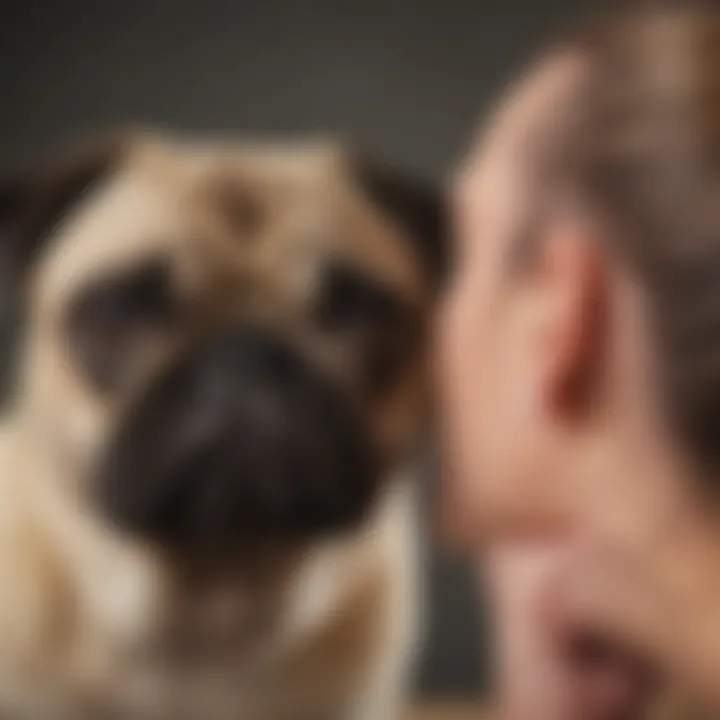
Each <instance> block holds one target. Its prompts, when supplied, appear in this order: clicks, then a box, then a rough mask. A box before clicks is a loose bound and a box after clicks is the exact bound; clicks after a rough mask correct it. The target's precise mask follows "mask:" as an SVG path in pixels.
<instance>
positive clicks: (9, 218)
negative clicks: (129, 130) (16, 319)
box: [0, 133, 127, 291]
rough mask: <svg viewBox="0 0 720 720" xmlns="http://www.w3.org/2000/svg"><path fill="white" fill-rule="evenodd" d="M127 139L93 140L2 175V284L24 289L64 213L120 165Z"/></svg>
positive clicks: (116, 135) (121, 136) (117, 135)
mask: <svg viewBox="0 0 720 720" xmlns="http://www.w3.org/2000/svg"><path fill="white" fill-rule="evenodd" d="M126 141H127V136H126V134H124V133H113V134H112V135H108V136H104V137H101V138H95V139H93V140H92V141H90V142H86V143H84V144H82V145H79V146H77V147H75V148H73V149H71V150H70V151H69V152H66V153H63V154H61V155H58V156H56V157H54V158H53V159H51V160H49V161H47V162H41V163H38V164H37V165H35V166H34V167H31V168H29V169H25V170H21V171H18V172H14V173H10V174H8V175H7V176H6V177H3V178H0V283H1V284H2V289H3V290H4V291H7V290H9V289H18V288H20V287H22V285H23V280H24V278H25V277H26V275H27V272H28V270H29V268H30V267H32V264H33V261H34V259H35V257H36V256H37V254H38V252H39V251H40V250H41V248H42V245H43V241H44V240H45V238H46V237H47V236H48V234H49V233H50V231H51V230H52V229H53V227H54V226H55V225H56V223H57V222H58V221H59V220H60V218H61V216H62V214H63V212H64V211H65V210H66V209H67V208H68V207H69V206H70V205H72V204H73V202H74V201H75V200H76V199H78V198H79V197H80V196H81V195H82V194H83V193H84V192H85V191H86V190H87V189H88V188H89V187H90V186H91V185H92V184H93V183H94V182H96V181H97V180H98V179H99V178H100V177H102V176H103V175H104V174H105V172H107V171H108V170H110V169H111V168H112V167H113V166H114V165H115V164H116V162H117V161H118V158H119V156H120V154H121V152H122V151H123V148H125V147H126Z"/></svg>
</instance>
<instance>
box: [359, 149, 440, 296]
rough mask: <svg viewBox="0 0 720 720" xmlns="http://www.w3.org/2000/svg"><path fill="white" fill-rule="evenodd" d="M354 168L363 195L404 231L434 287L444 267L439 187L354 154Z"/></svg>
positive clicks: (437, 284)
mask: <svg viewBox="0 0 720 720" xmlns="http://www.w3.org/2000/svg"><path fill="white" fill-rule="evenodd" d="M354 172H355V175H356V177H357V180H358V181H359V183H360V186H361V188H362V189H363V191H364V192H365V193H366V194H367V196H368V197H369V198H370V199H371V200H372V201H373V202H375V203H377V204H378V205H379V206H380V207H381V208H382V209H383V210H385V211H386V212H387V213H389V214H390V215H391V216H392V217H393V218H394V219H395V220H396V221H398V222H399V223H400V224H401V225H402V226H403V227H404V228H405V230H406V231H407V233H408V235H409V236H410V237H411V239H412V240H413V242H414V243H415V244H416V245H415V249H416V251H417V252H418V253H419V254H420V257H421V258H422V261H423V264H424V266H425V268H426V270H427V272H428V277H429V278H430V280H431V281H432V282H433V284H434V285H435V287H438V286H439V285H440V284H441V283H442V281H443V279H444V277H445V273H446V271H447V264H448V255H449V248H448V245H447V242H448V240H447V229H448V228H447V219H446V207H445V202H444V199H443V195H442V192H441V190H440V189H439V188H438V187H435V186H433V184H432V183H430V182H425V181H423V180H421V179H420V178H419V177H417V176H413V175H411V174H410V173H405V172H402V171H399V170H396V169H393V168H391V167H386V166H383V165H382V164H381V163H377V162H375V161H373V160H372V159H371V158H367V157H364V156H361V155H360V156H356V157H355V159H354Z"/></svg>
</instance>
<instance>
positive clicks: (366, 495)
mask: <svg viewBox="0 0 720 720" xmlns="http://www.w3.org/2000/svg"><path fill="white" fill-rule="evenodd" d="M378 479H379V473H378V469H377V467H376V463H375V462H374V459H373V453H372V451H371V448H370V442H369V439H368V433H367V432H366V431H365V429H364V428H363V424H362V422H361V421H360V419H359V417H358V415H357V414H356V413H355V412H353V409H352V407H351V404H350V403H349V401H348V400H347V398H345V397H344V396H343V394H342V393H341V392H340V391H339V389H337V388H336V387H334V386H333V384H332V383H331V382H329V381H328V380H327V379H325V378H324V377H323V376H322V375H321V374H320V373H318V372H317V371H316V370H315V369H314V368H312V367H311V366H310V365H309V364H308V363H307V362H305V361H304V360H303V359H302V358H301V357H300V356H298V355H297V354H296V353H294V352H293V351H292V350H290V349H289V348H288V347H285V346H284V345H283V344H282V343H281V342H278V341H277V340H275V339H274V338H273V337H271V336H270V335H268V334H264V333H262V332H259V331H255V330H236V331H233V332H226V333H223V334H220V335H218V336H217V337H215V338H214V339H213V340H211V341H208V342H207V343H205V344H204V345H203V346H202V347H199V348H197V349H195V350H193V351H192V352H189V353H187V354H186V355H185V356H184V357H183V358H181V359H180V360H179V361H178V362H176V363H175V364H174V365H173V366H172V367H171V368H170V369H169V370H167V371H166V372H165V373H163V374H162V375H161V376H160V377H159V378H158V379H157V380H156V381H155V383H154V384H153V386H152V387H150V388H149V390H148V391H147V392H146V393H145V394H144V396H143V397H142V398H141V399H140V400H139V401H138V402H137V403H136V404H135V405H134V407H133V408H132V409H131V410H130V411H129V412H128V413H127V415H126V416H125V417H124V419H123V420H122V422H121V423H120V425H119V427H118V429H117V432H116V433H115V436H114V438H113V440H112V441H111V442H110V444H109V447H108V449H107V451H106V452H105V454H104V457H103V458H102V460H101V462H100V464H99V468H98V471H97V475H96V477H95V483H94V489H95V493H96V498H97V500H98V501H99V504H100V506H101V507H100V509H101V511H102V512H103V513H104V514H105V515H106V517H107V519H108V520H109V521H110V522H111V523H112V524H113V525H115V526H117V527H118V529H120V530H122V531H124V532H127V533H131V534H133V535H137V536H140V537H142V538H147V539H149V540H152V541H155V542H158V543H162V544H165V545H172V546H178V547H191V548H198V547H205V546H217V545H222V546H223V547H227V546H228V545H232V544H236V543H245V542H248V541H266V540H283V539H288V540H293V541H294V540H303V539H306V538H310V537H313V536H317V535H319V534H327V533H336V532H341V531H343V530H347V529H350V528H352V527H353V526H354V525H356V524H358V523H360V522H361V521H362V519H363V518H364V517H365V516H366V515H367V513H368V512H369V510H370V507H371V505H372V503H373V499H374V497H375V495H376V491H377V487H378Z"/></svg>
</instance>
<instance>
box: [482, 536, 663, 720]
mask: <svg viewBox="0 0 720 720" xmlns="http://www.w3.org/2000/svg"><path fill="white" fill-rule="evenodd" d="M571 552H572V549H571V547H570V546H569V545H567V544H560V545H556V544H547V543H546V544H541V543H537V542H532V543H525V542H514V543H507V544H503V545H499V546H495V547H494V548H492V549H491V550H490V552H489V553H488V554H487V555H486V556H484V557H483V558H482V559H481V567H480V570H481V575H482V577H483V580H484V588H483V589H484V590H485V591H487V592H488V594H489V599H490V601H491V605H492V617H493V628H494V632H495V644H496V648H497V657H498V662H497V666H496V673H497V675H496V695H497V698H496V703H497V708H496V709H497V714H498V715H499V717H500V718H502V720H618V719H619V718H622V719H623V720H635V719H638V718H641V717H644V710H645V709H646V707H647V705H648V703H649V701H650V699H651V697H652V695H653V694H654V693H653V690H654V678H653V677H652V676H651V675H650V673H649V672H648V668H647V667H646V666H645V665H644V664H643V663H641V662H639V661H638V660H637V659H636V658H634V657H633V656H630V655H627V654H625V653H623V652H621V651H619V650H617V649H616V648H614V647H613V646H612V645H609V644H607V643H604V642H601V641H599V640H597V638H591V637H590V636H584V635H580V634H577V635H574V636H572V637H571V636H570V634H568V633H566V632H565V630H567V628H564V630H563V632H562V633H560V632H558V631H557V627H556V626H554V625H553V623H551V622H549V621H548V618H547V617H546V616H545V611H546V605H545V603H546V601H547V599H548V597H550V595H551V591H552V589H553V584H554V583H555V581H556V579H557V577H558V572H559V571H561V569H562V568H563V567H565V566H566V565H567V563H568V561H569V559H570V558H571Z"/></svg>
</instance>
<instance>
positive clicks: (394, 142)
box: [0, 0, 589, 696]
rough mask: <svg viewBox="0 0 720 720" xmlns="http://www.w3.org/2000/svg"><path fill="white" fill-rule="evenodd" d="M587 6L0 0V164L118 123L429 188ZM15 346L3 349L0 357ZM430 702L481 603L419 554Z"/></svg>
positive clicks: (481, 640) (488, 0)
mask: <svg viewBox="0 0 720 720" xmlns="http://www.w3.org/2000/svg"><path fill="white" fill-rule="evenodd" d="M588 4H589V3H588V2H587V1H586V0H585V1H584V0H484V1H483V0H474V1H473V0H254V1H248V0H245V1H243V0H236V1H234V2H233V1H232V0H124V1H120V0H44V1H41V0H25V1H23V2H20V1H19V0H0V167H2V166H4V165H6V164H13V165H14V164H16V163H17V162H19V161H21V160H22V158H24V157H27V156H28V155H32V154H34V153H37V152H38V151H41V150H42V149H43V148H46V147H48V146H52V145H56V144H58V143H61V142H62V141H63V140H64V139H66V138H72V137H74V136H77V135H79V134H82V133H84V132H85V131H90V130H96V129H99V128H104V127H108V126H113V125H116V124H118V123H123V122H138V121H140V122H144V123H152V124H156V125H161V126H168V127H171V128H181V129H188V130H214V129H219V130H224V131H227V130H230V131H233V132H236V131H242V132H250V133H253V134H257V133H260V134H263V135H265V134H278V133H280V134H288V133H292V134H297V133H304V132H312V133H318V132H320V133H322V132H340V133H342V134H344V135H348V136H349V137H352V138H354V139H356V140H357V141H358V142H360V143H361V144H362V145H364V146H367V147H368V148H370V149H371V150H374V151H377V152H378V153H382V154H384V155H385V156H386V157H388V158H390V159H391V160H393V161H395V162H396V163H398V164H400V165H403V166H405V167H407V168H408V169H412V170H415V171H416V172H418V173H420V174H422V175H425V176H428V177H432V178H437V179H438V180H441V179H442V178H443V177H444V176H445V175H446V174H447V172H448V171H449V170H450V169H451V168H452V166H453V164H454V163H455V162H456V161H457V159H458V158H459V157H460V156H461V153H462V151H463V148H464V147H465V146H466V145H467V144H468V142H469V139H470V137H471V135H472V133H473V131H474V130H475V128H476V127H477V124H478V118H479V117H480V115H481V113H482V112H483V111H484V109H485V108H486V107H487V106H488V104H489V102H490V101H491V100H492V99H493V97H494V96H495V95H496V94H497V92H498V90H499V89H501V88H502V86H503V84H504V83H505V82H507V81H508V80H509V79H511V78H512V77H513V76H514V74H516V73H517V71H518V69H520V68H521V67H522V63H523V62H524V61H526V60H527V59H528V58H529V57H532V54H533V52H534V51H535V50H536V49H537V48H538V47H541V46H542V43H543V42H544V41H545V40H547V39H548V38H552V36H553V33H554V31H555V30H557V29H558V28H560V29H562V27H563V26H564V24H565V23H566V22H567V21H568V20H570V19H572V17H574V16H576V15H577V14H578V12H580V11H581V10H582V8H583V6H584V5H588ZM5 344H6V345H7V344H9V341H7V342H6V343H5ZM428 557H429V560H428V578H427V589H428V597H429V606H430V615H431V627H430V632H429V637H428V638H427V642H426V646H425V652H424V655H423V660H422V663H421V668H420V672H419V677H418V684H419V690H420V692H422V693H424V694H426V695H434V696H439V695H454V696H462V695H470V694H474V693H476V692H477V691H478V690H480V689H481V688H482V687H483V686H484V684H485V683H486V682H487V680H488V676H489V674H488V672H487V662H486V658H487V633H486V632H485V627H484V624H483V622H482V621H481V619H480V618H481V617H482V613H481V612H479V608H480V606H481V601H480V598H479V597H477V596H476V594H475V592H474V586H473V581H472V579H471V577H470V575H469V573H468V572H467V569H466V568H465V567H464V566H463V564H462V563H461V562H460V561H458V560H454V559H451V558H448V557H445V556H443V555H442V554H441V552H440V551H438V550H436V549H434V548H432V547H430V548H429V551H428Z"/></svg>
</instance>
